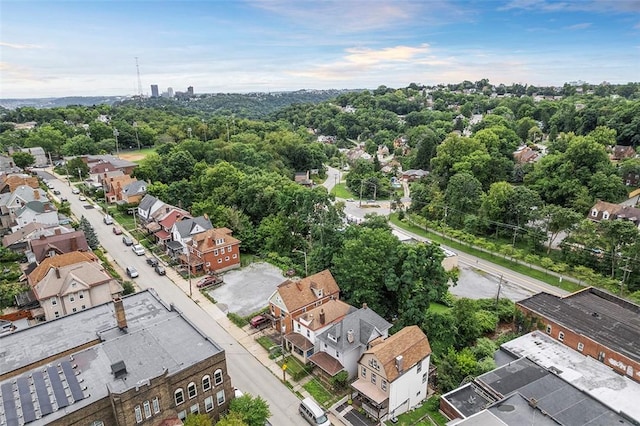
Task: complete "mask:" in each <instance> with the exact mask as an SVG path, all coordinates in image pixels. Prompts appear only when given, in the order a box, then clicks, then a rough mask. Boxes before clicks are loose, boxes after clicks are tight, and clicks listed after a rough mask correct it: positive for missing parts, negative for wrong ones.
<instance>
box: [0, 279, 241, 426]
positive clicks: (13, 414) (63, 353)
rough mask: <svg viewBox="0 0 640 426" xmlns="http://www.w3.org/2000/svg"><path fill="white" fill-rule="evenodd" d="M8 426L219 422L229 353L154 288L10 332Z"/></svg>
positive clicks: (5, 381) (4, 386)
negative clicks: (190, 416) (200, 416)
mask: <svg viewBox="0 0 640 426" xmlns="http://www.w3.org/2000/svg"><path fill="white" fill-rule="evenodd" d="M0 347H1V348H2V352H3V362H2V363H0V394H1V399H0V401H1V403H2V407H1V409H0V424H2V425H7V426H19V425H24V424H29V425H45V424H47V425H49V424H53V425H65V426H66V425H76V424H78V425H80V424H82V425H88V424H90V425H132V424H137V423H141V422H143V421H144V422H145V424H152V425H159V424H161V423H162V422H163V421H164V420H166V419H171V418H176V417H178V418H181V419H184V418H186V416H187V413H192V412H200V413H204V414H207V415H209V416H210V417H211V418H212V419H213V420H214V421H216V420H218V419H219V417H220V414H221V413H223V412H225V411H226V410H227V409H228V405H229V402H230V400H231V399H232V398H233V387H232V384H231V380H230V378H229V375H228V373H227V366H226V358H225V352H224V351H223V350H222V349H221V348H220V346H218V345H217V344H216V343H215V342H213V341H211V340H209V339H208V338H207V337H206V336H205V335H204V334H202V332H200V330H198V329H197V328H196V327H195V326H194V325H193V324H191V323H190V322H189V321H188V320H187V319H186V318H185V317H183V316H182V314H181V313H180V312H178V311H176V310H175V308H173V307H172V306H168V305H166V304H165V303H164V302H162V301H161V300H160V299H159V298H158V296H157V295H156V294H155V292H154V291H152V290H147V291H142V292H140V293H137V294H134V295H131V296H128V297H125V298H123V299H116V300H115V301H113V302H110V303H105V304H103V305H99V306H95V307H93V308H90V309H87V310H85V311H80V312H77V313H75V314H72V315H68V316H65V317H63V318H59V319H56V320H53V321H48V322H46V323H43V324H40V325H36V326H34V327H31V328H27V329H23V330H18V331H16V332H14V333H11V334H8V335H4V336H2V337H0Z"/></svg>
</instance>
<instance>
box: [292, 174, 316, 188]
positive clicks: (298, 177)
mask: <svg viewBox="0 0 640 426" xmlns="http://www.w3.org/2000/svg"><path fill="white" fill-rule="evenodd" d="M293 180H294V181H295V183H297V184H299V185H302V186H306V187H309V188H312V187H313V181H312V180H311V178H310V177H309V170H307V171H306V172H296V173H295V176H294V177H293Z"/></svg>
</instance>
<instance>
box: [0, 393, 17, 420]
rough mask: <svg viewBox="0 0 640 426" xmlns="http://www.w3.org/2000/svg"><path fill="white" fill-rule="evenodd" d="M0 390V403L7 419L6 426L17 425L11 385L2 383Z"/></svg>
mask: <svg viewBox="0 0 640 426" xmlns="http://www.w3.org/2000/svg"><path fill="white" fill-rule="evenodd" d="M0 390H2V405H3V406H4V417H5V420H6V421H7V426H19V425H20V423H18V413H17V412H16V400H15V399H14V396H13V385H12V384H11V383H4V384H3V385H2V387H0Z"/></svg>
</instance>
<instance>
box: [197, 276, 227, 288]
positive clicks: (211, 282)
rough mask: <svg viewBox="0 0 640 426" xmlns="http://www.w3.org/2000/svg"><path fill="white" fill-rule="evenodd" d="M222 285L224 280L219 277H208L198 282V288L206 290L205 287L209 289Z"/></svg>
mask: <svg viewBox="0 0 640 426" xmlns="http://www.w3.org/2000/svg"><path fill="white" fill-rule="evenodd" d="M220 283H222V278H220V277H219V276H217V275H207V276H206V277H204V278H202V279H201V280H200V281H198V284H196V286H197V287H198V288H204V287H209V286H210V285H214V284H220Z"/></svg>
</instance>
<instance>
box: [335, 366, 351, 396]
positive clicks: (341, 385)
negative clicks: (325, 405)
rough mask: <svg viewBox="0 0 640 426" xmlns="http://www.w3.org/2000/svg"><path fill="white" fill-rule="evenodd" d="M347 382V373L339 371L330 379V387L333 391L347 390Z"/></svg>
mask: <svg viewBox="0 0 640 426" xmlns="http://www.w3.org/2000/svg"><path fill="white" fill-rule="evenodd" d="M348 380H349V373H347V372H346V371H341V372H339V373H338V374H336V375H335V376H333V377H332V378H331V386H332V387H333V390H335V391H338V392H339V391H342V390H344V389H346V388H347V381H348Z"/></svg>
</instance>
